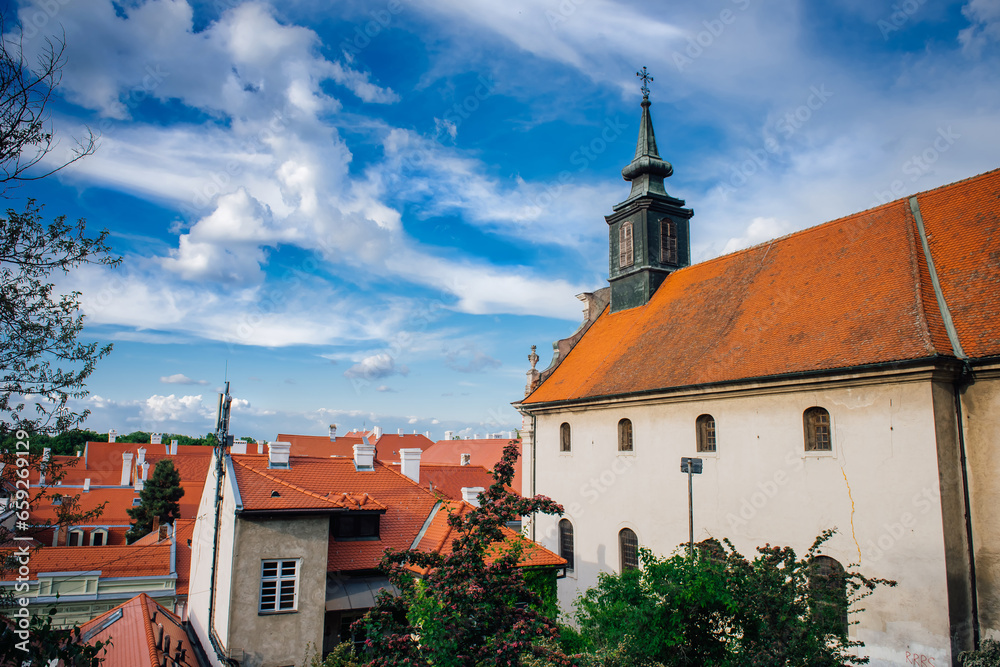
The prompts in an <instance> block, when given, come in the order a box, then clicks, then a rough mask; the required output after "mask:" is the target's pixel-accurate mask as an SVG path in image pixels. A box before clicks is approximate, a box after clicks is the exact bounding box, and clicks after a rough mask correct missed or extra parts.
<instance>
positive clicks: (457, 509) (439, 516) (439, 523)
mask: <svg viewBox="0 0 1000 667" xmlns="http://www.w3.org/2000/svg"><path fill="white" fill-rule="evenodd" d="M471 510H472V505H469V504H468V503H465V502H462V501H445V502H442V503H441V505H440V507H439V508H438V511H437V512H436V513H435V515H434V518H433V519H432V520H431V523H430V525H429V526H428V528H427V532H425V533H424V535H423V537H422V538H421V539H420V543H419V544H418V545H417V549H418V550H420V551H426V552H436V553H439V554H441V555H442V556H448V555H450V554H451V553H452V543H453V541H454V540H455V538H456V537H458V533H457V532H456V531H455V529H454V528H452V527H451V526H450V525H448V516H449V515H450V514H454V513H458V514H459V515H464V514H466V513H468V512H469V511H471ZM502 530H503V532H504V534H505V535H506V543H505V544H513V543H514V542H517V543H520V544H521V547H522V549H523V551H522V552H521V558H520V560H519V561H518V563H519V564H520V565H521V566H522V567H531V566H547V567H558V566H560V565H565V564H566V559H565V558H562V557H561V556H558V555H556V554H554V553H552V552H551V551H549V550H548V549H546V548H545V547H543V546H542V545H540V544H538V543H536V542H532V541H531V540H528V539H526V538H525V537H524V536H522V535H521V534H519V533H515V532H514V531H513V530H511V529H510V528H503V529H502ZM502 548H503V547H502V546H501V545H499V544H494V545H493V547H492V550H491V551H492V554H491V555H487V558H486V560H487V562H493V561H494V560H495V559H496V558H497V556H499V555H500V553H501V552H500V550H501V549H502ZM421 572H426V570H423V571H421Z"/></svg>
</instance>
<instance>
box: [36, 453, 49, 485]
mask: <svg viewBox="0 0 1000 667" xmlns="http://www.w3.org/2000/svg"><path fill="white" fill-rule="evenodd" d="M51 455H52V450H51V449H49V448H48V447H44V448H43V449H42V465H41V466H39V473H38V486H45V469H46V468H48V467H49V466H48V463H49V457H50V456H51Z"/></svg>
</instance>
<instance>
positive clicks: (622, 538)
mask: <svg viewBox="0 0 1000 667" xmlns="http://www.w3.org/2000/svg"><path fill="white" fill-rule="evenodd" d="M618 552H619V554H620V555H621V570H622V572H624V571H625V570H638V569H639V538H638V537H636V536H635V533H634V532H633V531H632V530H631V529H630V528H622V529H621V532H619V533H618Z"/></svg>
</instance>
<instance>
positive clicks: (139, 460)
mask: <svg viewBox="0 0 1000 667" xmlns="http://www.w3.org/2000/svg"><path fill="white" fill-rule="evenodd" d="M145 462H146V448H145V447H140V448H139V451H138V456H136V457H135V464H136V465H137V466H141V465H142V464H143V463H145Z"/></svg>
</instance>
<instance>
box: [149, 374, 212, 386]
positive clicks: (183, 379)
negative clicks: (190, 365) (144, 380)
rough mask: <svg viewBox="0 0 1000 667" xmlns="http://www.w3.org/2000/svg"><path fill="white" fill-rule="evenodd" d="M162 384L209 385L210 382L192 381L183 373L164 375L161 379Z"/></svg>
mask: <svg viewBox="0 0 1000 667" xmlns="http://www.w3.org/2000/svg"><path fill="white" fill-rule="evenodd" d="M160 382H162V383H163V384H208V380H192V379H191V378H189V377H188V376H187V375H184V374H183V373H174V374H173V375H164V376H162V377H161V378H160Z"/></svg>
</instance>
